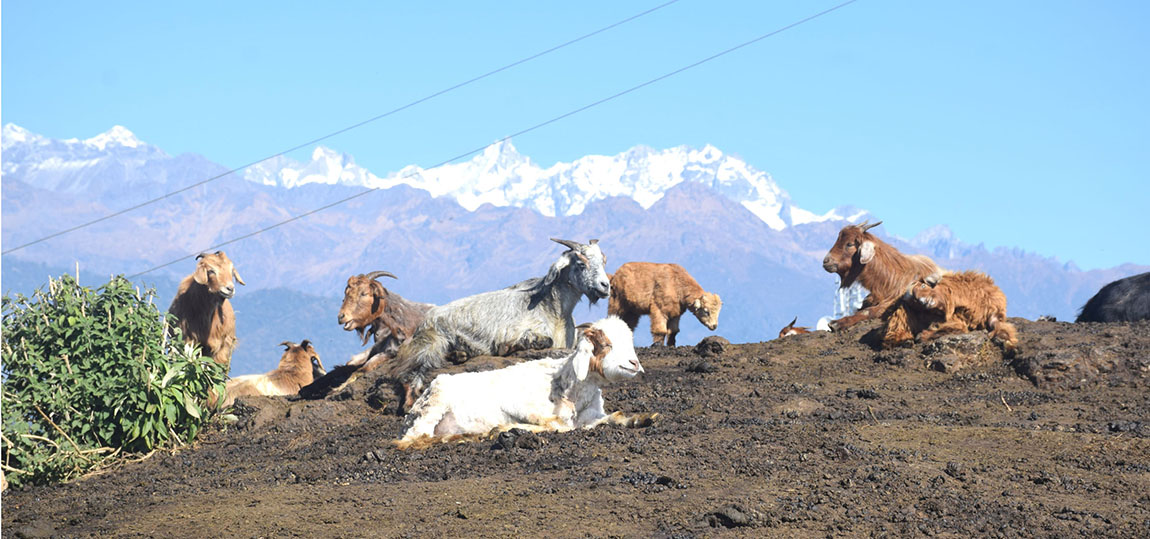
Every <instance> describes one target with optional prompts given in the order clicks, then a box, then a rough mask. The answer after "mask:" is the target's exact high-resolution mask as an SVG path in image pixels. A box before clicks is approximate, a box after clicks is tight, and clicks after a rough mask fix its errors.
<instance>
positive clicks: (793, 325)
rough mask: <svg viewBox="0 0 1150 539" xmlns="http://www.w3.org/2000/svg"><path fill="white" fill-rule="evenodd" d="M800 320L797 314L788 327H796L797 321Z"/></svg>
mask: <svg viewBox="0 0 1150 539" xmlns="http://www.w3.org/2000/svg"><path fill="white" fill-rule="evenodd" d="M798 321H799V317H798V315H795V319H794V320H791V323H790V324H787V327H788V328H793V327H795V322H798Z"/></svg>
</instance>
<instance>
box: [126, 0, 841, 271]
mask: <svg viewBox="0 0 1150 539" xmlns="http://www.w3.org/2000/svg"><path fill="white" fill-rule="evenodd" d="M856 1H857V0H847V1H846V2H843V3H841V4H838V5H835V6H833V7H830V8H827V9H825V10H823V11H820V12H818V13H815V14H814V15H810V16H808V17H805V18H803V19H800V20H798V21H795V22H793V23H790V24H788V25H786V26H783V27H781V28H778V29H775V30H772V31H770V32H767V33H765V34H763V35H760V36H758V37H755V38H753V39H750V40H748V41H744V42H742V43H740V44H738V45H735V46H733V47H730V48H727V49H724V50H722V51H719V52H717V53H715V54H712V55H710V56H707V57H706V58H703V59H702V60H698V61H695V62H692V63H690V64H687V65H685V66H683V67H680V68H678V69H675V70H674V71H670V72H668V73H665V74H663V75H660V76H658V77H655V78H653V79H650V80H648V81H646V82H643V83H640V84H637V85H635V86H632V87H630V88H627V89H625V90H622V91H619V92H616V93H614V94H612V95H610V96H607V97H604V98H602V99H599V100H596V101H594V102H592V103H589V104H587V105H584V106H582V107H579V108H577V109H574V110H571V111H568V112H566V113H563V114H560V115H559V116H555V117H553V118H551V119H548V120H545V121H543V122H540V123H537V124H535V125H532V126H531V127H527V128H525V129H521V130H519V131H516V132H514V133H512V134H510V135H507V136H506V137H503V138H502V139H499V140H498V141H496V142H495V143H493V144H498V143H500V142H503V141H505V140H509V139H511V138H512V137H517V136H520V135H524V134H527V133H530V132H532V131H535V130H536V129H539V128H542V127H545V126H547V125H550V124H553V123H555V122H558V121H560V120H563V119H564V118H568V117H570V116H573V115H575V114H578V113H580V112H583V111H585V110H588V109H591V108H593V107H596V106H599V105H602V104H603V103H606V102H608V101H612V100H614V99H618V98H619V97H622V96H624V95H627V94H630V93H632V92H634V91H636V90H639V89H642V88H645V87H647V86H650V85H652V84H654V83H656V82H659V81H662V80H665V79H667V78H669V77H672V76H675V75H677V74H679V73H682V72H684V71H687V70H689V69H692V68H695V67H698V66H700V65H702V64H705V63H707V62H710V61H712V60H714V59H716V58H719V57H722V56H725V55H727V54H730V53H732V52H735V51H737V50H739V49H742V48H744V47H746V46H748V45H752V44H754V43H757V42H759V41H762V40H764V39H767V38H769V37H771V36H774V35H777V34H779V33H781V32H785V31H787V30H789V29H791V28H794V27H796V26H799V25H801V24H803V23H806V22H809V21H812V20H814V19H817V18H819V17H822V16H823V15H826V14H828V13H831V12H833V11H836V10H838V9H840V8H843V7H846V6H848V5H850V4H853V3H854V2H856ZM491 145H492V144H484V145H483V146H480V147H478V148H475V149H473V150H470V151H467V152H464V153H461V154H458V155H456V156H454V157H450V158H448V159H445V160H443V161H440V162H439V163H437V164H435V165H433V166H431V167H430V168H428V169H426V170H434V169H436V168H439V167H441V166H443V165H446V164H448V163H451V162H453V161H457V160H459V159H463V158H465V157H469V156H471V155H474V154H477V153H479V152H481V151H483V150H484V149H485V148H487V147H489V146H491ZM420 173H421V172H418V171H417V172H412V173H409V174H407V175H405V176H402V177H400V178H399V179H400V180H405V179H408V178H411V177H414V176H416V175H418V174H420ZM381 189H382V188H379V187H372V188H368V189H365V190H363V191H361V192H359V193H356V194H354V195H351V196H347V197H344V198H342V199H339V200H336V201H334V202H331V203H328V204H325V205H323V206H320V207H318V208H315V209H313V210H309V211H307V212H304V213H301V214H298V215H295V216H292V217H290V218H288V219H285V220H283V221H280V222H278V223H275V224H272V225H269V226H267V227H264V228H262V229H260V230H257V231H254V232H250V233H248V234H244V235H242V236H238V237H235V238H232V239H229V240H227V241H224V242H222V243H218V244H216V245H213V246H212V247H208V248H207V249H204V251H211V250H213V249H219V248H220V247H224V246H227V245H231V244H233V243H236V242H238V241H241V240H245V239H248V238H251V237H253V236H257V235H260V234H263V233H265V232H268V231H270V230H273V229H275V228H279V227H280V226H283V225H286V224H288V223H291V222H294V221H298V220H300V219H302V218H304V217H307V216H309V215H313V214H316V213H319V212H321V211H324V210H327V209H329V208H332V207H335V206H338V205H340V204H344V203H346V202H349V201H351V200H354V199H357V198H360V197H362V196H364V195H367V194H370V193H374V192H376V191H380V190H381ZM192 256H194V254H188V255H184V256H182V257H180V258H177V259H175V260H171V261H169V262H165V263H164V264H160V265H158V266H155V267H152V268H149V269H147V270H144V271H141V272H139V273H134V274H132V275H129V276H128V277H127V278H128V279H134V278H136V277H139V276H141V275H144V274H147V273H151V272H153V271H156V270H158V269H162V268H165V267H168V266H171V265H172V264H175V263H177V262H180V261H183V260H187V259H189V258H191V257H192Z"/></svg>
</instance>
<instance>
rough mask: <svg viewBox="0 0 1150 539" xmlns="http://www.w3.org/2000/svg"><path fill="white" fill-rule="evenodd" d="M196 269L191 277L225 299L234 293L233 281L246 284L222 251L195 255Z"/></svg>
mask: <svg viewBox="0 0 1150 539" xmlns="http://www.w3.org/2000/svg"><path fill="white" fill-rule="evenodd" d="M196 260H197V262H196V271H195V273H193V274H192V279H194V280H195V281H196V283H198V284H200V285H203V286H206V287H207V288H208V292H210V293H212V294H218V295H220V296H221V297H223V298H225V299H227V298H230V297H232V296H234V295H235V294H236V285H235V283H240V284H242V285H246V284H247V283H245V282H244V280H243V279H242V278H240V274H239V272H237V271H236V267H235V265H234V264H232V261H231V260H229V259H228V255H226V254H224V252H223V251H216V252H214V253H200V254H198V255H196Z"/></svg>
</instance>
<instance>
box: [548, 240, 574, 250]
mask: <svg viewBox="0 0 1150 539" xmlns="http://www.w3.org/2000/svg"><path fill="white" fill-rule="evenodd" d="M551 241H553V242H555V243H558V244H559V245H562V246H564V247H566V248H568V249H571V250H572V251H578V250H579V247H580V245H581V244H580V243H579V242H577V241H571V240H560V239H556V238H551Z"/></svg>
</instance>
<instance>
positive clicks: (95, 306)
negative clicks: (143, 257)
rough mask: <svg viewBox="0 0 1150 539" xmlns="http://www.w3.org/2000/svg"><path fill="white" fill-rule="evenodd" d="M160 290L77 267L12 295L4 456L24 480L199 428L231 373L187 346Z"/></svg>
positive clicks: (160, 443)
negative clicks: (79, 275)
mask: <svg viewBox="0 0 1150 539" xmlns="http://www.w3.org/2000/svg"><path fill="white" fill-rule="evenodd" d="M155 295H156V293H155V291H154V290H150V289H149V290H147V291H146V292H144V293H143V294H141V293H140V292H139V290H137V289H136V288H134V287H133V286H132V284H131V283H130V282H128V281H127V280H126V279H124V278H123V277H114V278H113V279H112V280H111V281H110V282H108V284H105V285H104V286H102V287H100V288H99V289H97V290H92V289H90V288H87V287H81V286H79V285H78V284H77V283H76V281H75V279H73V278H72V277H71V276H68V275H65V276H63V277H61V278H59V279H56V280H53V279H49V282H48V291H47V292H44V291H43V290H37V291H36V292H34V293H33V294H32V297H31V298H28V297H24V296H23V295H17V296H16V298H15V299H12V298H9V297H8V296H7V295H5V296H4V299H3V353H2V359H3V377H4V380H3V398H2V401H0V405H2V407H3V444H2V446H0V449H2V455H0V463H2V465H3V468H4V472H5V475H6V478H7V479H8V480H9V481H10V482H11V483H12V484H13V485H20V484H43V483H49V482H56V481H66V480H68V479H71V478H74V477H76V476H78V475H80V474H83V473H84V472H85V471H87V470H89V469H91V468H93V467H94V466H97V465H99V464H100V463H101V462H103V461H104V460H105V459H107V458H108V457H110V456H112V455H116V454H119V453H121V452H125V453H135V452H146V451H150V450H152V449H155V448H160V447H165V446H171V445H177V444H183V443H187V442H189V441H191V440H192V439H193V438H195V436H196V434H197V433H198V432H199V430H200V428H201V427H202V426H203V424H204V422H205V420H206V419H207V412H208V411H209V407H208V406H206V405H205V402H206V400H207V398H208V395H209V391H214V395H222V394H223V392H224V380H225V378H226V371H225V369H224V367H223V366H221V365H219V364H217V363H216V362H214V361H212V360H211V359H210V358H205V357H202V356H201V354H200V351H199V349H198V348H197V347H193V346H185V345H184V344H183V338H182V336H180V335H179V334H178V329H176V328H169V326H168V322H167V319H166V316H165V315H164V314H162V313H161V312H160V311H159V310H158V309H157V308H156V306H155V305H154V303H153V300H154V299H155ZM169 334H170V337H166V335H169ZM169 338H170V340H168V339H169ZM166 343H167V344H166Z"/></svg>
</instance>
